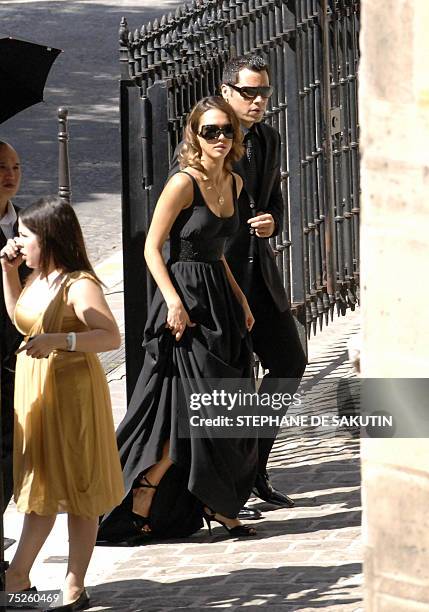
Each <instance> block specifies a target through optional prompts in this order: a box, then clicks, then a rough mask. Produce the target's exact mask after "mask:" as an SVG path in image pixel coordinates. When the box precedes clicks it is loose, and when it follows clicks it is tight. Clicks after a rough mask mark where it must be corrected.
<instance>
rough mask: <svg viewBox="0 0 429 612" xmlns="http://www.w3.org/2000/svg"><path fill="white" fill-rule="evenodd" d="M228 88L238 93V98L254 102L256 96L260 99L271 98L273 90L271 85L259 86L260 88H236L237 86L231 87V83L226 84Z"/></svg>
mask: <svg viewBox="0 0 429 612" xmlns="http://www.w3.org/2000/svg"><path fill="white" fill-rule="evenodd" d="M227 85H229V87H232V89H234V90H235V91H238V93H239V94H240V96H242V97H243V98H245V99H246V100H254V99H255V98H257V97H258V96H261V98H271V96H272V95H273V88H272V86H271V85H267V86H266V87H265V86H261V87H247V86H243V87H237V85H233V84H232V83H227Z"/></svg>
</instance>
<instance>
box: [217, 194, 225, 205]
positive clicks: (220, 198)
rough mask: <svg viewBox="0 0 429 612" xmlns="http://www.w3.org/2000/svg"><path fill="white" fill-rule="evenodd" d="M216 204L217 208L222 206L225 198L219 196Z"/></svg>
mask: <svg viewBox="0 0 429 612" xmlns="http://www.w3.org/2000/svg"><path fill="white" fill-rule="evenodd" d="M218 202H219V206H223V204H224V202H225V198H224V197H223V195H220V196H219V199H218Z"/></svg>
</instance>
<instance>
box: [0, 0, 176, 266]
mask: <svg viewBox="0 0 429 612" xmlns="http://www.w3.org/2000/svg"><path fill="white" fill-rule="evenodd" d="M178 4H179V2H176V1H174V0H91V1H88V0H36V1H35V0H33V1H31V2H26V1H23V0H9V1H5V0H0V15H1V32H2V34H6V35H13V36H15V37H17V38H24V39H27V40H31V41H34V42H39V43H41V44H48V45H51V46H53V47H57V48H59V49H63V50H64V53H62V54H61V55H60V57H58V59H57V60H56V62H55V64H54V65H53V67H52V70H51V72H50V75H49V78H48V82H47V87H46V89H45V102H44V103H43V104H37V105H36V106H33V107H31V108H29V109H26V110H25V111H23V112H21V113H19V114H18V115H16V116H15V117H13V118H12V119H10V120H8V121H6V122H5V123H4V124H2V125H1V126H0V138H1V139H3V140H7V141H9V142H11V143H12V144H13V145H14V146H15V148H16V149H17V151H18V152H19V154H20V156H21V161H22V165H23V179H22V185H21V191H20V194H19V196H17V198H16V203H17V204H19V205H21V206H28V205H29V204H30V203H32V202H33V201H34V200H35V199H37V198H39V197H41V196H44V195H48V194H52V193H56V192H57V191H58V171H57V166H58V144H57V132H58V129H57V109H58V107H60V106H64V107H67V108H68V109H69V132H70V146H69V149H70V166H71V181H72V191H73V195H72V199H73V203H74V205H76V210H77V213H78V216H79V218H80V220H81V222H82V225H83V228H84V233H85V237H86V240H87V244H88V249H89V253H90V256H91V259H92V261H94V262H96V261H97V262H98V261H101V260H103V259H105V258H106V256H107V255H109V254H110V253H111V252H114V251H118V250H120V248H121V224H120V222H121V212H120V189H121V182H120V181H121V179H120V176H121V175H120V164H119V160H120V140H119V102H118V100H119V53H118V47H119V43H118V29H119V23H120V20H121V17H122V16H123V15H125V16H127V18H128V21H129V25H130V28H131V29H132V30H134V29H135V28H140V27H141V25H142V24H143V23H146V22H147V21H153V20H154V19H155V18H156V17H158V18H159V17H160V16H161V15H162V14H164V13H165V12H168V11H174V10H175V9H176V7H177V6H178Z"/></svg>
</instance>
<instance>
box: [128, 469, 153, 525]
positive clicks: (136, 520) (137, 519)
mask: <svg viewBox="0 0 429 612" xmlns="http://www.w3.org/2000/svg"><path fill="white" fill-rule="evenodd" d="M142 480H144V481H146V482H139V483H138V484H137V485H136V486H134V487H133V489H155V490H156V489H157V488H158V485H153V484H151V483H150V482H149V480H148V479H147V478H146V476H143V479H142ZM130 515H131V523H132V525H133V527H134V530H135V532H136V533H138V534H139V535H150V534H151V524H150V517H149V516H141V515H140V514H137V513H136V512H133V511H132V510H130ZM145 527H149V529H144V528H145Z"/></svg>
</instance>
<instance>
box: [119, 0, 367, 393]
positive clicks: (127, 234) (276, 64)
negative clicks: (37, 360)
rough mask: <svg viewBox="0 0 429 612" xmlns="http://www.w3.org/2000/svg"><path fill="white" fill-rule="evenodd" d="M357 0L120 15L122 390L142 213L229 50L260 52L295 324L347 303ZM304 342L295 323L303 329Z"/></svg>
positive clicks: (214, 4) (353, 273)
mask: <svg viewBox="0 0 429 612" xmlns="http://www.w3.org/2000/svg"><path fill="white" fill-rule="evenodd" d="M359 8H360V2H359V0H200V1H199V2H198V1H196V0H194V1H193V2H192V4H191V5H189V6H187V5H183V6H181V7H179V8H178V9H177V10H176V12H175V13H174V14H172V13H170V14H168V15H164V16H163V17H162V19H161V20H159V21H158V20H155V21H154V22H153V23H147V24H144V25H143V26H142V27H141V28H140V29H137V30H134V31H130V30H129V28H128V24H127V21H126V19H125V18H123V19H122V21H121V25H120V31H119V35H120V62H121V67H122V68H121V98H120V104H121V143H122V176H123V194H122V195H123V200H122V202H123V208H122V210H123V241H124V290H125V322H126V351H127V381H128V393H130V392H131V391H132V389H133V388H134V384H135V380H136V376H137V375H138V372H139V371H140V367H141V363H142V359H143V353H142V349H141V344H140V343H141V338H142V333H143V327H144V324H145V320H146V315H147V305H148V302H149V300H150V298H151V295H152V291H153V288H152V285H151V281H150V278H148V275H147V272H146V267H145V265H144V260H143V246H144V240H145V236H146V232H147V228H148V225H149V223H150V218H151V214H152V212H153V208H154V206H155V204H156V201H157V199H158V196H159V194H160V192H161V190H162V188H163V185H164V182H165V179H166V176H167V174H168V167H169V161H170V159H171V156H172V154H173V151H174V149H175V147H176V145H177V144H178V142H180V140H181V137H182V130H183V127H184V125H185V121H186V116H187V113H188V112H189V110H190V109H191V108H192V106H193V105H194V104H195V103H196V102H197V101H198V100H199V99H200V98H201V97H203V96H206V95H211V94H215V93H218V92H219V85H220V82H221V74H222V69H223V65H224V63H225V61H226V60H227V59H228V58H229V57H230V56H231V55H241V54H247V53H252V52H256V53H260V54H264V55H265V56H266V57H267V59H268V61H269V63H270V67H271V75H272V77H271V78H272V83H273V85H274V95H273V97H272V98H271V101H270V105H269V107H268V109H267V112H266V121H267V122H268V123H270V124H271V125H272V126H273V127H275V128H276V129H277V130H278V131H279V132H280V135H281V141H282V169H281V176H282V192H283V198H284V207H285V215H284V224H283V228H282V231H281V233H280V235H279V236H277V237H276V238H275V239H273V240H272V246H273V248H274V250H275V252H276V254H277V263H278V266H279V269H280V272H281V274H282V278H283V282H284V285H285V287H286V289H287V291H288V293H289V295H290V297H291V301H292V308H293V312H294V314H295V316H296V321H297V324H298V326H299V328H300V329H301V331H302V330H306V331H307V334H311V333H312V332H313V333H316V331H317V329H318V327H319V328H320V329H321V328H322V327H323V324H328V322H329V319H330V318H332V317H333V316H334V313H335V312H337V314H345V313H346V310H347V308H352V309H354V307H355V304H356V302H357V299H358V295H357V291H358V279H359V252H358V245H359V150H358V107H357V65H358V58H359V51H358V35H359ZM302 336H303V342H305V331H304V333H303V335H302Z"/></svg>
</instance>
